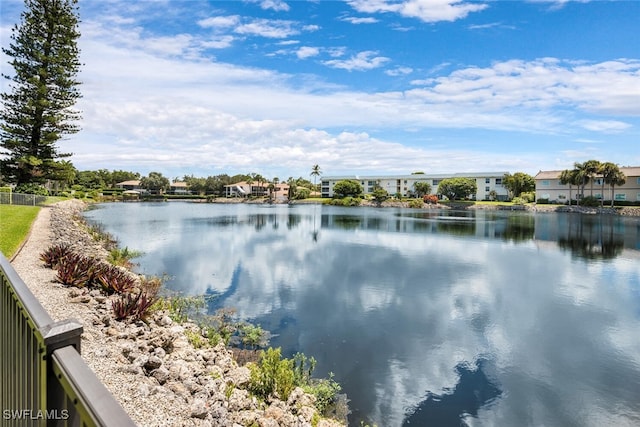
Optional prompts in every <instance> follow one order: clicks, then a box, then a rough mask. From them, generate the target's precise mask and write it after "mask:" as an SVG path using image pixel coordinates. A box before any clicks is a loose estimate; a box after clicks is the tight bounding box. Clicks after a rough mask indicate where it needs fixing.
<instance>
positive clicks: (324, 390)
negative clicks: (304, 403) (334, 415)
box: [302, 373, 342, 415]
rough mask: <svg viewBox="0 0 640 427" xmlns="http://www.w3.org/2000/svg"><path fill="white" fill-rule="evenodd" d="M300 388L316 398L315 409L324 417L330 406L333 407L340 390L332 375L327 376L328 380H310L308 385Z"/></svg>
mask: <svg viewBox="0 0 640 427" xmlns="http://www.w3.org/2000/svg"><path fill="white" fill-rule="evenodd" d="M302 388H303V389H304V391H305V392H307V393H310V394H313V395H314V396H315V397H316V408H318V411H320V412H321V413H323V414H325V415H326V412H327V410H328V409H330V408H331V406H332V405H333V406H335V403H336V398H337V396H338V393H340V390H342V387H341V386H340V384H338V383H337V382H336V381H335V380H334V379H333V374H332V373H330V374H329V378H322V379H318V378H311V379H310V380H309V385H307V386H303V387H302Z"/></svg>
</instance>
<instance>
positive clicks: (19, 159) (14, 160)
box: [0, 0, 80, 184]
mask: <svg viewBox="0 0 640 427" xmlns="http://www.w3.org/2000/svg"><path fill="white" fill-rule="evenodd" d="M78 23H79V18H78V13H77V1H76V0H56V1H51V0H25V10H24V12H23V13H22V15H21V22H20V23H19V24H18V25H16V26H14V28H13V30H12V34H11V42H10V43H9V46H8V47H7V48H3V49H2V50H3V52H4V53H5V54H6V55H7V56H8V57H9V58H10V61H9V64H10V65H11V66H12V68H13V71H14V73H13V74H12V75H7V74H3V76H4V77H5V78H6V79H8V80H10V81H11V83H10V85H9V92H8V93H3V94H2V102H3V108H2V110H1V111H0V121H1V126H0V138H1V143H0V145H1V147H2V149H3V152H4V154H6V156H5V157H4V158H2V160H0V174H1V175H3V176H4V179H6V180H7V181H9V182H14V183H17V184H23V183H29V182H43V181H44V180H46V179H48V178H53V177H54V175H55V172H56V170H57V167H56V165H57V162H56V159H58V158H63V157H68V156H70V154H66V153H59V152H58V148H57V146H56V144H57V142H58V141H59V140H60V139H61V138H62V137H63V136H65V135H69V134H73V133H76V132H78V130H79V127H78V126H77V125H75V124H74V122H75V121H77V120H79V118H80V113H79V112H78V111H75V110H73V109H72V107H73V105H74V104H75V102H76V100H77V99H78V98H80V92H79V90H78V86H79V84H80V83H79V81H77V80H76V74H77V73H78V71H79V69H80V60H79V50H78V46H77V40H78V38H79V37H80V33H79V32H78Z"/></svg>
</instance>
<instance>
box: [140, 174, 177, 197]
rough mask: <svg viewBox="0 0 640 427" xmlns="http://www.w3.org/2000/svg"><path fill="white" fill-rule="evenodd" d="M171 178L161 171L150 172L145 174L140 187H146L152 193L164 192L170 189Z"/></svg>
mask: <svg viewBox="0 0 640 427" xmlns="http://www.w3.org/2000/svg"><path fill="white" fill-rule="evenodd" d="M169 185H170V183H169V180H168V179H167V178H165V177H164V176H163V175H162V174H161V173H160V172H150V173H149V176H145V177H143V178H142V179H141V180H140V187H142V188H145V189H147V190H149V191H151V192H152V193H160V194H161V193H163V192H165V191H166V190H168V189H169Z"/></svg>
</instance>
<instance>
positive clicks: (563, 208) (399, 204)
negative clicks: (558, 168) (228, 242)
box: [197, 197, 640, 217]
mask: <svg viewBox="0 0 640 427" xmlns="http://www.w3.org/2000/svg"><path fill="white" fill-rule="evenodd" d="M327 200H330V199H327ZM197 203H207V202H197ZM208 203H218V204H239V203H246V204H269V203H268V202H267V201H264V200H260V199H255V200H245V199H242V198H237V197H234V198H222V197H221V198H217V199H213V201H212V202H208ZM272 204H274V205H287V204H290V205H311V204H317V205H324V204H325V203H323V202H318V201H317V200H312V201H306V200H305V199H301V200H293V201H290V202H274V203H272ZM349 207H355V208H357V207H380V208H407V209H416V210H419V209H426V210H433V209H441V210H449V209H454V210H490V211H497V210H505V211H526V212H535V213H537V212H540V213H549V212H563V213H581V214H587V215H593V214H605V215H620V216H634V217H640V206H618V207H613V208H612V207H608V206H603V207H586V206H579V205H571V206H568V205H546V204H535V203H534V204H527V205H502V204H491V205H489V204H475V203H474V204H471V203H465V202H462V203H456V202H449V203H446V204H445V203H438V204H428V203H425V204H424V206H422V207H420V208H412V207H411V206H409V202H405V201H393V200H392V201H385V202H382V204H380V205H378V204H376V203H375V202H372V201H369V200H362V202H361V203H360V205H358V206H349Z"/></svg>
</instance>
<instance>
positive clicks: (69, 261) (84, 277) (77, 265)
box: [55, 253, 97, 288]
mask: <svg viewBox="0 0 640 427" xmlns="http://www.w3.org/2000/svg"><path fill="white" fill-rule="evenodd" d="M96 264H97V261H96V260H95V259H93V258H89V257H86V256H84V255H79V254H76V253H70V254H68V255H67V256H65V257H64V258H62V259H60V260H59V261H58V264H57V267H56V269H57V270H58V274H57V275H56V279H55V280H56V281H57V282H59V283H62V284H63V285H66V286H75V287H77V288H83V287H85V286H87V285H90V284H91V283H92V281H93V278H94V273H95V266H96Z"/></svg>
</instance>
